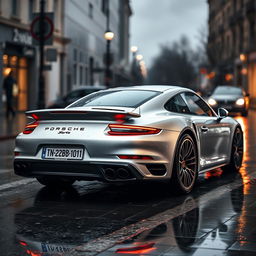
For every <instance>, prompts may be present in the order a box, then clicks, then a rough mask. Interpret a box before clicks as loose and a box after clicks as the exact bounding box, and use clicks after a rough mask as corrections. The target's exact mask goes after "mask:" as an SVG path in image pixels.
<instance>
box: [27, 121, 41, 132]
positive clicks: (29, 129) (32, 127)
mask: <svg viewBox="0 0 256 256" xmlns="http://www.w3.org/2000/svg"><path fill="white" fill-rule="evenodd" d="M38 125H39V123H38V122H34V123H30V124H27V125H26V127H25V129H24V131H23V133H24V134H30V133H32V132H33V131H34V130H35V129H36V127H37V126H38Z"/></svg>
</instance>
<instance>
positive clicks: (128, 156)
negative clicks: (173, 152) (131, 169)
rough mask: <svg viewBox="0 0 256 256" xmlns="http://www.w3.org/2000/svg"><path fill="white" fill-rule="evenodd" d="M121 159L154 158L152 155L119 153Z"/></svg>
mask: <svg viewBox="0 0 256 256" xmlns="http://www.w3.org/2000/svg"><path fill="white" fill-rule="evenodd" d="M118 157H119V158H120V159H130V160H153V158H152V157H151V156H138V155H119V156H118Z"/></svg>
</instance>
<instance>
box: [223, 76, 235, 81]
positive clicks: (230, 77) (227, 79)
mask: <svg viewBox="0 0 256 256" xmlns="http://www.w3.org/2000/svg"><path fill="white" fill-rule="evenodd" d="M233 78H234V76H233V75H232V74H226V75H225V79H226V81H231V80H233Z"/></svg>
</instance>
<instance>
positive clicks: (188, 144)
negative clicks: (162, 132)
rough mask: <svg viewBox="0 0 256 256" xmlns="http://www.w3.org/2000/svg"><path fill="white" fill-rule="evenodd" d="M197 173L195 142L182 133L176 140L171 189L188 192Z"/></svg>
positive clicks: (177, 191) (179, 192)
mask: <svg viewBox="0 0 256 256" xmlns="http://www.w3.org/2000/svg"><path fill="white" fill-rule="evenodd" d="M197 173H198V154H197V149H196V145H195V142H194V141H193V139H192V138H191V136H190V135H188V134H184V135H183V136H182V137H181V139H180V140H179V142H178V145H177V150H176V155H175V160H174V165H173V173H172V178H171V183H172V184H171V185H172V189H173V191H174V192H175V193H178V194H187V193H189V192H190V191H191V190H192V189H193V187H194V185H195V181H196V178H197Z"/></svg>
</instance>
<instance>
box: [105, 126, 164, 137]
mask: <svg viewBox="0 0 256 256" xmlns="http://www.w3.org/2000/svg"><path fill="white" fill-rule="evenodd" d="M108 128H109V131H108V134H109V135H149V134H158V133H159V132H160V131H161V129H157V128H152V127H145V126H135V125H124V124H109V125H108Z"/></svg>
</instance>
